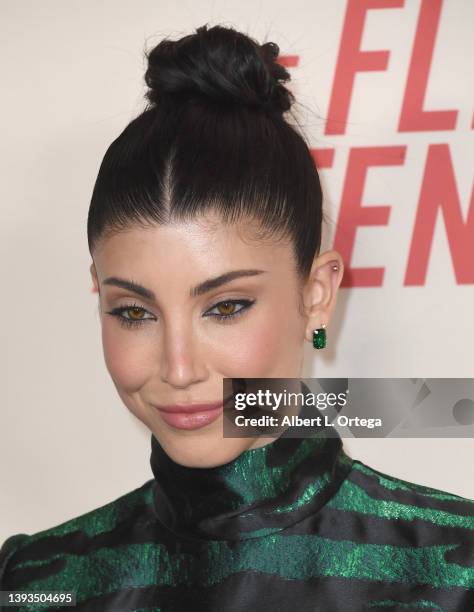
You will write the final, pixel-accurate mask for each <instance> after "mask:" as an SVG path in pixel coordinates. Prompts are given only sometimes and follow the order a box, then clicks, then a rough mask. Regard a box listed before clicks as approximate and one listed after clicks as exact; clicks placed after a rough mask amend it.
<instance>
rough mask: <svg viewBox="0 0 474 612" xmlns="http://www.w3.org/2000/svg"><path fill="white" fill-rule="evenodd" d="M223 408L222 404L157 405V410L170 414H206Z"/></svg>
mask: <svg viewBox="0 0 474 612" xmlns="http://www.w3.org/2000/svg"><path fill="white" fill-rule="evenodd" d="M221 406H222V402H221V401H220V402H212V403H206V404H173V405H172V406H171V405H161V404H156V405H155V408H158V410H160V411H161V412H168V413H171V414H176V413H179V414H194V413H196V412H206V411H207V410H216V409H217V408H220V407H221Z"/></svg>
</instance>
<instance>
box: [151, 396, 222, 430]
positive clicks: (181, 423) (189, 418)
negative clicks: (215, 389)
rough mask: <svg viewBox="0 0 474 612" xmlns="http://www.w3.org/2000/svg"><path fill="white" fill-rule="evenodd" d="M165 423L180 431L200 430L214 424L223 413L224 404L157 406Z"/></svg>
mask: <svg viewBox="0 0 474 612" xmlns="http://www.w3.org/2000/svg"><path fill="white" fill-rule="evenodd" d="M155 408H156V409H157V410H158V412H159V413H160V416H161V418H162V419H163V421H165V423H167V424H168V425H171V426H172V427H177V428H178V429H199V428H201V427H205V426H206V425H209V424H210V423H212V422H214V421H215V420H216V419H218V418H219V416H220V415H221V414H222V412H223V402H214V403H212V404H211V403H209V404H174V405H173V406H165V405H155Z"/></svg>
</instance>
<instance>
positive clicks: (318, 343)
mask: <svg viewBox="0 0 474 612" xmlns="http://www.w3.org/2000/svg"><path fill="white" fill-rule="evenodd" d="M325 328H326V325H325V324H324V323H323V324H322V325H321V327H318V329H314V330H313V346H314V348H315V349H323V348H324V347H325V346H326V329H325Z"/></svg>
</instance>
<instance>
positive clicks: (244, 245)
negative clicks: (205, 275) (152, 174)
mask: <svg viewBox="0 0 474 612" xmlns="http://www.w3.org/2000/svg"><path fill="white" fill-rule="evenodd" d="M280 238H281V237H280ZM291 254H292V252H291V249H290V244H289V242H288V241H287V240H281V239H280V240H279V239H278V236H271V235H270V234H269V233H268V232H264V231H262V228H261V227H259V225H258V223H257V222H255V221H254V222H252V221H251V220H246V222H239V223H233V224H229V223H224V222H223V221H222V220H221V219H220V218H219V217H218V216H216V215H210V214H209V215H206V216H205V217H204V216H201V217H199V218H197V219H194V220H192V221H179V222H172V223H168V224H165V225H159V224H153V225H150V226H149V227H143V226H138V225H133V226H130V227H129V228H127V229H126V230H123V231H120V232H116V233H113V234H112V235H110V236H108V237H106V238H104V239H103V240H101V242H100V243H99V245H98V248H97V250H96V252H95V253H94V261H95V262H96V264H97V265H98V267H99V268H105V269H110V268H112V267H114V268H115V267H127V268H130V267H131V266H132V267H135V268H136V267H141V268H143V267H148V266H152V267H154V268H155V269H156V266H158V267H161V268H163V267H164V266H166V267H167V266H173V268H175V269H176V270H178V269H179V268H180V267H185V268H193V267H195V268H201V267H204V268H205V269H209V267H210V264H211V262H212V268H213V269H216V268H221V267H222V266H223V265H225V266H229V265H232V264H237V263H238V264H239V265H240V264H244V265H247V264H255V263H256V262H257V261H258V262H259V263H260V264H261V265H264V264H265V265H267V266H268V265H271V264H273V265H275V263H276V260H277V259H278V261H279V264H280V265H284V260H285V259H287V258H288V257H291Z"/></svg>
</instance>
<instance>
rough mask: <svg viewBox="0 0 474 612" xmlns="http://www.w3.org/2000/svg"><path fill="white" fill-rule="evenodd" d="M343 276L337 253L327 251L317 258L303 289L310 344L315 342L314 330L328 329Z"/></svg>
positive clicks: (340, 259)
mask: <svg viewBox="0 0 474 612" xmlns="http://www.w3.org/2000/svg"><path fill="white" fill-rule="evenodd" d="M343 275H344V263H343V261H342V257H341V255H340V254H339V253H338V252H337V251H334V250H331V251H326V252H325V253H323V254H322V255H319V256H318V257H315V259H314V261H313V265H312V267H311V272H310V274H309V277H308V280H307V281H306V284H305V286H304V289H303V303H304V310H305V314H306V316H307V319H308V320H307V325H306V330H305V338H306V340H308V342H312V340H313V330H314V329H318V328H319V327H321V326H322V325H323V324H324V325H325V326H326V327H328V325H329V321H330V320H331V317H332V314H333V312H334V308H335V306H336V298H337V291H338V289H339V285H340V284H341V281H342V277H343Z"/></svg>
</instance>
